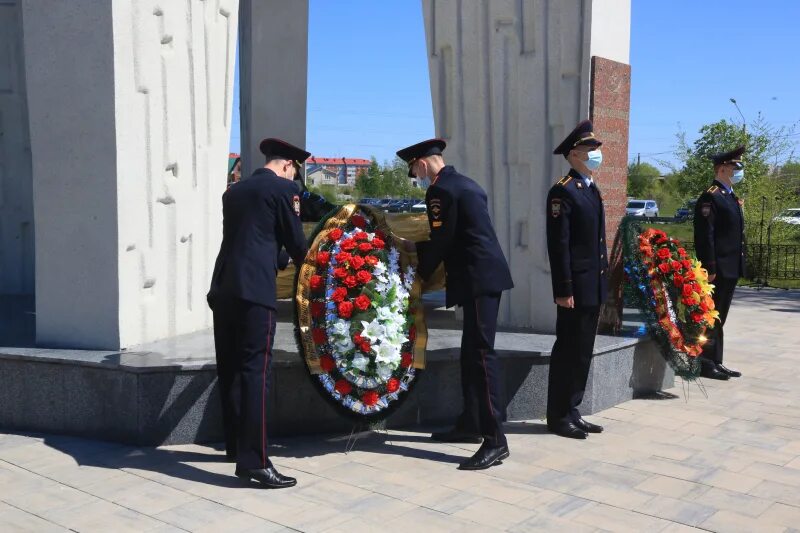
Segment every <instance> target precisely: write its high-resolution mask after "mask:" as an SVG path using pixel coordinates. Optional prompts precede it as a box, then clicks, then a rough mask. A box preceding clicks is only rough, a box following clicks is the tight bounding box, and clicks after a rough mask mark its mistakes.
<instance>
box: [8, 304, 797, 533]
mask: <svg viewBox="0 0 800 533" xmlns="http://www.w3.org/2000/svg"><path fill="white" fill-rule="evenodd" d="M726 350H727V353H726V362H727V363H730V366H731V367H734V368H737V369H740V370H742V371H743V373H744V377H743V378H741V379H738V380H732V381H729V382H708V381H707V380H706V381H705V382H704V386H705V392H706V393H707V395H708V397H706V396H704V393H703V391H701V389H700V388H699V387H698V385H697V384H683V383H679V386H677V387H676V388H675V389H673V390H671V391H669V392H670V393H672V394H671V395H672V396H674V397H667V396H668V395H665V397H664V398H661V399H642V400H634V401H630V402H627V403H625V404H622V405H619V406H617V407H614V408H612V409H608V410H606V411H603V412H601V413H598V414H597V415H595V416H593V417H590V418H591V420H592V421H594V422H598V423H600V424H603V425H604V426H605V428H606V431H605V432H604V433H603V434H601V435H592V436H591V437H590V438H589V439H588V440H587V441H573V440H568V439H562V438H559V437H555V436H552V435H549V434H547V433H546V431H545V429H544V426H543V424H542V422H541V421H531V422H529V423H512V424H508V425H507V429H508V433H509V441H510V446H511V457H510V459H508V460H506V461H505V462H504V464H503V465H502V466H500V467H496V468H492V469H490V470H488V471H485V472H460V471H458V470H456V468H455V467H456V464H457V463H458V462H459V461H460V460H462V459H463V458H465V457H467V456H469V455H470V454H471V453H472V452H473V450H474V449H475V448H476V446H474V445H444V444H435V443H432V442H430V441H429V440H428V438H427V433H423V432H420V431H391V432H389V433H385V434H384V433H373V434H368V435H365V436H363V437H362V438H361V439H359V440H358V441H357V442H356V444H355V448H354V450H353V451H351V452H350V453H344V450H345V448H346V446H347V444H348V442H347V441H348V436H347V435H345V436H342V437H338V438H329V439H321V438H319V437H306V438H297V439H284V440H281V441H279V442H274V443H273V445H272V449H271V452H272V455H273V461H274V462H275V463H276V465H277V466H278V467H279V468H280V470H281V471H282V472H284V473H286V474H289V475H293V476H296V477H297V478H298V480H299V484H298V486H297V487H296V488H294V489H288V490H280V491H264V490H258V489H253V488H246V487H241V486H240V485H239V483H238V481H237V480H236V478H234V477H233V476H232V475H231V473H232V466H231V465H229V464H227V463H225V462H223V461H222V460H221V459H222V457H223V454H221V453H220V452H219V451H217V450H215V449H214V448H212V447H207V446H194V445H190V446H167V447H162V448H157V449H153V448H132V447H128V446H120V445H116V444H110V443H105V442H97V441H88V440H82V439H75V438H69V437H61V436H47V435H21V434H5V433H0V531H3V532H7V531H37V532H38V531H65V530H74V531H114V532H121V531H226V532H227V531H267V532H269V531H292V530H297V531H331V532H333V531H340V532H347V533H356V532H358V531H389V530H392V529H395V530H401V531H494V530H506V531H538V530H558V531H570V532H572V531H597V530H610V531H625V530H631V531H665V532H678V531H689V530H693V529H701V530H711V531H747V532H752V531H758V532H769V531H800V387H798V384H797V381H798V380H797V376H798V375H800V291H794V292H784V291H760V292H758V291H755V290H747V289H745V290H739V291H737V295H736V299H735V301H734V305H733V308H732V310H731V315H730V317H729V324H728V327H727V328H726ZM792 528H794V529H792Z"/></svg>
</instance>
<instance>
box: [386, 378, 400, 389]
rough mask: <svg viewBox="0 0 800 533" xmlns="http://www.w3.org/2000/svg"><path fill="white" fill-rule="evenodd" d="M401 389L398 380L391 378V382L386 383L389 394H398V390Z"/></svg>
mask: <svg viewBox="0 0 800 533" xmlns="http://www.w3.org/2000/svg"><path fill="white" fill-rule="evenodd" d="M399 388H400V380H398V379H397V378H390V379H389V381H387V382H386V390H387V391H388V392H396V391H397V389H399Z"/></svg>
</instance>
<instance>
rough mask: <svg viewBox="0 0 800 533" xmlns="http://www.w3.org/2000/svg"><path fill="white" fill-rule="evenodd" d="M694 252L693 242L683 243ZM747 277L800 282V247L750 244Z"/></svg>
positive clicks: (747, 256) (765, 280)
mask: <svg viewBox="0 0 800 533" xmlns="http://www.w3.org/2000/svg"><path fill="white" fill-rule="evenodd" d="M682 244H683V246H684V248H686V249H687V250H690V251H692V252H694V243H693V242H684V243H682ZM745 257H746V258H747V265H746V266H747V277H748V278H750V279H753V280H755V281H756V282H759V283H763V284H764V285H766V284H767V282H768V281H769V280H771V279H772V280H800V245H796V244H748V245H747V246H746V248H745Z"/></svg>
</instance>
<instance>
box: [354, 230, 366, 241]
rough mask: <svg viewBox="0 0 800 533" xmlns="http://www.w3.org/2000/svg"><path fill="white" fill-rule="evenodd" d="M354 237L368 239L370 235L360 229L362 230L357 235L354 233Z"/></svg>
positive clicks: (361, 239) (362, 239)
mask: <svg viewBox="0 0 800 533" xmlns="http://www.w3.org/2000/svg"><path fill="white" fill-rule="evenodd" d="M353 239H355V240H357V241H366V240H367V239H369V235H367V234H366V233H365V232H363V231H360V232H358V233H356V234H355V235H353Z"/></svg>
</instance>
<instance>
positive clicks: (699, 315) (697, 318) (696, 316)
mask: <svg viewBox="0 0 800 533" xmlns="http://www.w3.org/2000/svg"><path fill="white" fill-rule="evenodd" d="M692 320H694V321H695V322H697V323H700V322H702V321H703V313H692Z"/></svg>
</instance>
